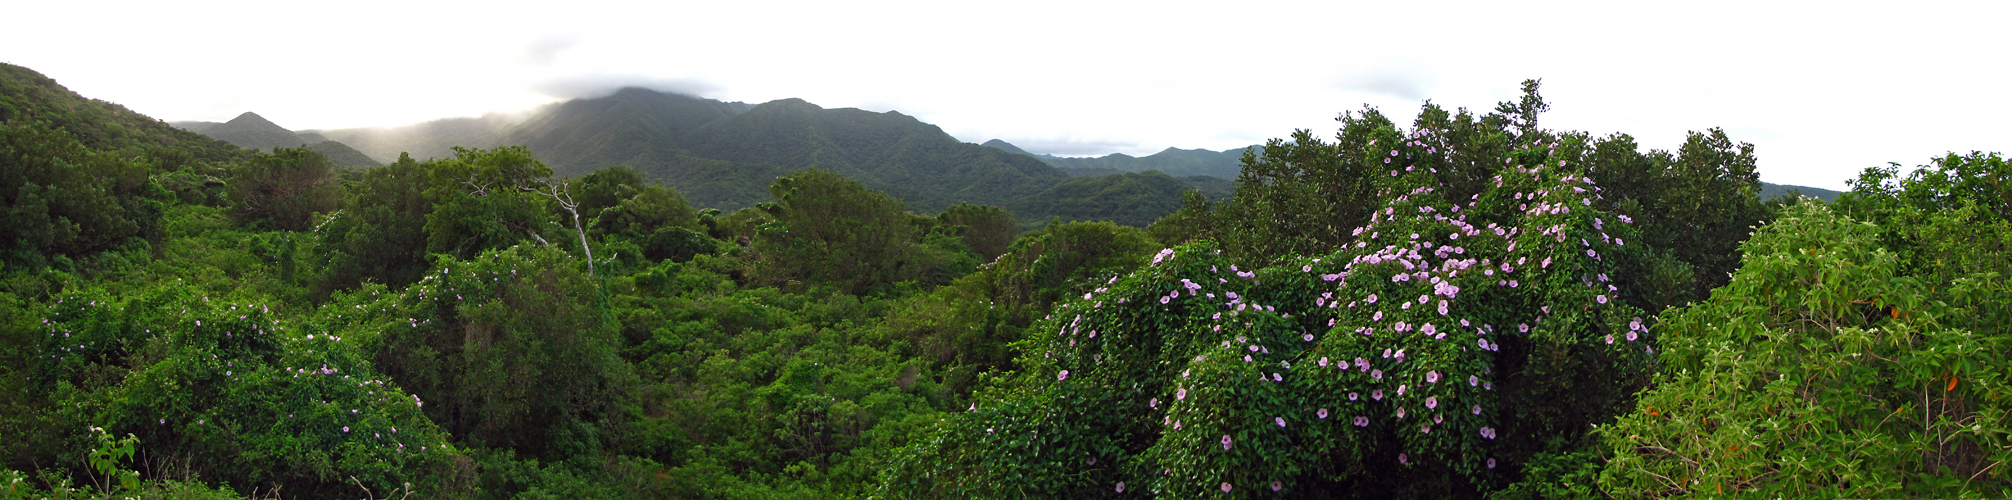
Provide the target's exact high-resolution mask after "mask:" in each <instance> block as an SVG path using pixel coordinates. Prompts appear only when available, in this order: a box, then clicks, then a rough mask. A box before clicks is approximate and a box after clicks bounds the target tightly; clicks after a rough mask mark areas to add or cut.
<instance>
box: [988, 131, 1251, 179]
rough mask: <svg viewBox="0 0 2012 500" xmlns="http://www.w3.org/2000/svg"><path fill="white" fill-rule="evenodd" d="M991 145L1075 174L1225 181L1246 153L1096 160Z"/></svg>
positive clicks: (1177, 152) (1171, 152)
mask: <svg viewBox="0 0 2012 500" xmlns="http://www.w3.org/2000/svg"><path fill="white" fill-rule="evenodd" d="M984 145H985V146H990V147H994V148H998V149H1000V150H1004V151H1007V152H1011V153H1018V154H1023V155H1028V156H1033V157H1035V158H1040V159H1041V161H1043V162H1047V163H1048V164H1049V165H1053V166H1054V167H1055V168H1059V169H1063V170H1066V171H1071V172H1085V173H1090V172H1100V171H1105V170H1107V169H1108V170H1116V171H1119V172H1144V171H1147V170H1158V171H1160V172H1163V173H1166V174H1167V175H1171V176H1175V177H1189V176H1196V175H1206V176H1210V177H1218V178H1223V179H1235V178H1237V170H1238V169H1239V168H1240V166H1241V165H1242V164H1243V157H1244V150H1243V149H1231V150H1226V151H1209V150H1206V149H1180V148H1167V149H1165V150H1161V151H1160V152H1158V153H1153V154H1150V155H1146V156H1132V155H1127V154H1124V153H1112V154H1108V155H1104V156H1099V157H1095V158H1068V157H1061V156H1053V155H1045V154H1041V155H1037V154H1034V153H1029V152H1027V151H1026V150H1023V149H1020V148H1019V147H1018V146H1014V145H1013V144H1012V143H1008V142H1006V141H1002V140H998V139H993V140H990V141H985V144H984ZM1252 147H1257V146H1252Z"/></svg>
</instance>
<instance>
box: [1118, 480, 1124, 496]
mask: <svg viewBox="0 0 2012 500" xmlns="http://www.w3.org/2000/svg"><path fill="white" fill-rule="evenodd" d="M1118 492H1119V493H1124V492H1125V483H1122V482H1121V483H1118Z"/></svg>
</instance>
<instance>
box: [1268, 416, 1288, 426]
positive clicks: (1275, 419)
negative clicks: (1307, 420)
mask: <svg viewBox="0 0 2012 500" xmlns="http://www.w3.org/2000/svg"><path fill="white" fill-rule="evenodd" d="M1271 421H1272V422H1276V423H1278V426H1279V427H1280V428H1284V427H1285V417H1272V419H1271Z"/></svg>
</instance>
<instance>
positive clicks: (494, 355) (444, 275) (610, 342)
mask: <svg viewBox="0 0 2012 500" xmlns="http://www.w3.org/2000/svg"><path fill="white" fill-rule="evenodd" d="M576 264H577V263H576V261H575V260H574V259H573V258H572V257H570V256H568V255H566V254H565V253H563V252H561V251H559V250H557V249H555V248H552V247H550V246H535V247H526V246H514V247H510V248H506V249H502V250H492V251H489V252H484V253H483V254H482V255H481V256H480V257H478V258H476V259H473V260H469V261H462V260H459V259H454V258H452V257H443V258H441V259H440V260H439V261H438V262H437V263H436V264H435V266H434V268H433V271H431V272H428V273H427V275H426V276H425V277H424V278H421V279H420V281H419V282H418V283H415V284H413V285H412V286H411V287H408V288H406V289H404V290H402V291H399V292H396V293H385V291H384V290H383V289H381V288H377V287H364V288H361V289H359V290H358V291H356V292H353V293H351V294H348V295H347V296H345V297H343V298H342V299H341V300H338V301H336V302H335V303H333V304H331V305H329V306H327V307H324V308H322V310H321V312H320V313H319V315H318V320H320V321H322V322H325V323H326V324H330V325H341V327H340V328H338V329H336V330H334V331H335V332H336V333H337V335H340V336H346V337H354V338H356V339H357V342H358V343H359V344H361V345H362V346H363V347H362V350H363V352H364V355H365V356H367V357H368V359H369V360H370V362H371V364H372V365H374V366H376V367H377V369H379V370H382V371H383V372H384V373H386V374H387V375H389V376H390V377H392V378H394V379H396V380H399V381H401V382H402V383H403V384H404V385H405V386H407V387H410V388H411V390H412V392H413V394H414V395H415V396H416V397H417V398H423V399H424V400H428V401H431V402H433V403H434V404H433V405H432V406H431V407H428V408H425V411H426V417H427V418H428V419H429V420H431V421H432V422H435V423H438V424H439V425H440V426H441V427H442V428H443V429H445V430H446V431H447V432H450V433H453V434H454V435H455V436H459V439H461V440H464V441H465V442H468V443H471V444H474V445H480V446H488V447H496V448H506V449H512V450H517V451H518V452H521V453H525V454H527V455H530V456H534V457H540V458H546V459H554V460H559V459H565V458H568V457H573V456H577V455H583V454H591V453H594V452H596V451H598V450H600V449H601V448H602V447H603V446H604V443H605V442H606V439H607V436H606V432H608V429H607V428H606V426H605V425H603V424H604V423H605V422H607V421H609V420H610V419H612V418H614V416H613V413H614V411H615V408H616V405H619V404H621V396H622V395H623V394H625V390H626V387H627V385H628V384H632V383H633V380H632V378H633V375H631V372H630V371H629V368H628V366H627V365H626V364H625V363H623V362H622V361H621V360H620V359H619V358H617V357H616V356H615V353H616V349H617V348H618V339H616V338H615V328H616V327H615V324H614V323H613V320H612V318H610V317H609V316H608V315H607V314H606V313H605V312H604V311H602V310H601V308H600V307H597V302H598V301H599V300H600V297H599V293H598V291H597V290H596V287H595V285H594V282H593V281H591V280H590V279H589V278H587V276H586V275H585V272H584V270H583V269H580V268H579V266H577V265H576ZM366 292H368V294H366Z"/></svg>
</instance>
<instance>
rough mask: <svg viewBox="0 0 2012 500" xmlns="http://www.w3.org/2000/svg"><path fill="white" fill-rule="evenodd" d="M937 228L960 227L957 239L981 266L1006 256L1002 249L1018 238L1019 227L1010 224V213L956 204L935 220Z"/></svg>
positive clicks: (997, 208) (1011, 214) (1011, 218)
mask: <svg viewBox="0 0 2012 500" xmlns="http://www.w3.org/2000/svg"><path fill="white" fill-rule="evenodd" d="M936 220H937V221H939V223H941V224H949V225H954V226H964V228H965V229H964V230H963V231H962V232H961V233H959V234H958V235H957V236H958V237H959V238H961V239H963V240H964V244H965V245H966V246H969V247H971V251H972V252H975V253H977V254H978V258H979V259H980V260H982V261H985V262H991V261H992V259H996V258H999V254H1003V253H1006V246H1007V245H1011V244H1013V239H1014V237H1016V236H1019V234H1020V227H1019V224H1018V223H1016V222H1014V221H1013V213H1012V212H1008V211H1006V209H1004V208H999V207H992V206H984V205H972V204H969V203H959V204H956V205H951V206H950V208H947V209H944V210H943V213H942V214H939V215H937V216H936Z"/></svg>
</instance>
